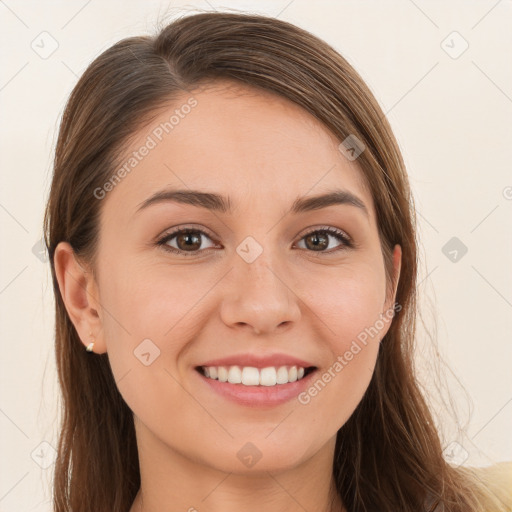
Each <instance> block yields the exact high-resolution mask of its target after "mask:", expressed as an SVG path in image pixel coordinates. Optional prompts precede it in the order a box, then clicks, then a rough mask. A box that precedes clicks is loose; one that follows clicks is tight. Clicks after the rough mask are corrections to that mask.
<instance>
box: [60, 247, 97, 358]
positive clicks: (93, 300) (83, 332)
mask: <svg viewBox="0 0 512 512" xmlns="http://www.w3.org/2000/svg"><path fill="white" fill-rule="evenodd" d="M53 261H54V265H55V273H56V276H57V281H58V283H59V289H60V294H61V296H62V300H63V301H64V305H65V306H66V311H67V312H68V315H69V318H70V319H71V321H72V322H73V325H74V326H75V329H76V332H77V333H78V336H79V337H80V339H81V340H82V343H83V344H84V345H85V347H87V346H88V345H89V343H90V342H91V341H94V348H93V351H94V352H96V353H99V354H101V353H104V352H106V351H107V348H106V344H105V340H104V336H103V325H102V320H101V317H100V314H99V313H98V311H101V304H100V303H99V300H98V286H97V283H96V280H95V277H94V275H93V273H92V272H91V271H90V270H89V269H84V268H83V267H82V265H81V264H80V263H79V261H78V260H77V258H76V256H75V253H74V251H73V248H72V247H71V245H70V244H69V243H67V242H60V243H59V244H58V245H57V247H56V249H55V254H54V258H53Z"/></svg>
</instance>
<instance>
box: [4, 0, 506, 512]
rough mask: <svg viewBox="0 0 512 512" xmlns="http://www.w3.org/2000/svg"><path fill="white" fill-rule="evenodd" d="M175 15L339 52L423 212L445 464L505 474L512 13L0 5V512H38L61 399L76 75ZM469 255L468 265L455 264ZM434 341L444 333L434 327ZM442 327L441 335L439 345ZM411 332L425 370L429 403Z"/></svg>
mask: <svg viewBox="0 0 512 512" xmlns="http://www.w3.org/2000/svg"><path fill="white" fill-rule="evenodd" d="M181 6H186V10H187V11H193V7H194V6H196V7H198V8H200V9H206V10H213V9H217V10H226V9H238V10H243V11H252V12H258V13H263V14H269V15H273V16H277V17H279V18H280V19H283V20H286V21H290V22H292V23H295V24H297V25H299V26H301V27H303V28H305V29H307V30H309V31H311V32H312V33H314V34H315V35H317V36H319V37H321V38H323V39H325V40H326V41H327V42H329V43H330V44H331V45H332V46H334V47H335V48H336V49H337V50H338V51H340V52H341V53H342V55H343V56H344V57H345V58H347V60H348V61H349V62H350V63H351V64H352V65H353V66H354V67H355V68H356V69H357V71H358V72H359V73H360V74H361V75H362V76H363V78H364V79H365V80H366V81H367V83H368V84H369V86H370V88H371V89H372V91H373V92H374V94H375V95H376V97H377V100H378V101H379V103H380V104H381V106H382V108H383V110H384V112H385V113H386V114H387V116H388V118H389V119H390V122H391V125H392V127H393V129H394V131H395V134H396V136H397V138H398V141H399V144H400V147H401V149H402V151H403V155H404V158H405V162H406V164H407V167H408V171H409V175H410V180H411V185H412V188H413V192H414V195H415V199H416V207H417V212H418V222H419V233H418V236H419V238H420V242H421V245H420V257H421V262H420V275H419V278H418V281H419V282H420V285H419V288H418V290H419V296H420V299H421V303H422V304H423V309H424V321H425V325H426V326H427V329H428V331H429V332H431V333H432V334H433V336H434V337H437V340H438V347H439V350H440V353H441V354H442V356H443V357H444V358H445V360H446V361H447V363H448V365H449V367H450V368H451V369H452V370H453V371H454V373H455V375H456V376H457V377H458V378H459V379H460V382H461V383H462V385H463V386H464V387H465V389H466V390H467V393H468V396H467V397H466V395H464V393H463V391H462V388H461V387H460V385H459V383H458V381H457V380H456V379H455V377H454V376H453V375H452V374H451V373H450V372H448V371H447V370H446V369H445V370H444V373H445V375H446V377H445V379H446V380H445V381H444V384H443V381H442V386H445V387H443V388H442V391H443V393H442V395H441V396H444V397H445V399H447V396H448V395H446V389H450V392H451V394H452V397H453V400H454V402H453V405H452V406H453V407H454V408H455V409H457V411H458V414H459V419H460V421H461V427H462V428H463V429H462V431H461V432H458V430H457V427H456V424H455V422H454V420H452V419H451V417H450V416H449V415H447V414H446V413H445V412H443V409H442V408H441V406H440V403H439V399H438V398H435V396H436V395H433V398H432V401H433V407H434V409H435V412H436V416H437V417H438V422H439V427H440V429H441V431H442V433H443V442H444V445H445V446H446V451H445V453H446V457H447V459H448V460H450V461H451V462H452V463H453V464H465V465H475V466H485V465H489V464H493V463H495V462H498V461H502V460H512V442H511V441H510V435H509V433H510V427H511V425H512V375H511V372H510V365H511V362H512V336H511V332H512V266H511V262H512V243H511V233H512V172H511V164H510V162H511V161H512V144H511V143H510V141H511V140H512V122H511V121H512V67H511V65H510V55H511V54H512V3H511V2H510V0H507V1H505V0H501V1H499V0H498V1H496V0H489V1H487V0H485V1H483V0H480V1H474V2H467V1H458V2H455V1H436V2H433V1H429V2H427V1H419V0H415V1H413V0H396V1H387V2H382V1H377V0H375V1H361V0H359V1H338V2H328V1H315V2H307V1H305V0H292V1H290V0H284V1H272V2H271V1H262V2H256V1H252V2H250V1H232V2H228V3H226V2H224V3H221V2H220V1H215V2H214V1H198V2H195V3H192V2H188V3H186V4H185V3H180V2H172V4H171V3H168V2H159V1H156V0H153V1H146V2H144V1H142V0H139V1H135V0H132V1H120V0H116V1H109V2H97V1H96V2H94V1H90V0H89V1H87V0H85V1H80V0H73V1H66V2H64V1H61V2H57V1H53V2H50V1H47V2H36V1H35V0H30V1H29V0H27V1H25V2H14V1H13V0H2V1H0V38H1V42H0V52H1V54H2V65H1V68H0V69H1V71H0V73H1V74H0V108H1V112H2V122H1V142H0V144H1V147H0V157H1V188H0V230H1V235H2V244H1V249H0V251H1V253H0V261H1V270H0V315H1V327H0V328H1V340H2V358H1V369H2V372H1V389H0V429H1V437H0V439H1V441H0V442H1V447H0V449H1V454H2V457H1V460H2V465H1V468H0V471H1V473H0V475H1V478H0V512H6V511H10V510H16V511H17V512H24V511H27V512H28V511H34V512H40V511H49V510H51V504H50V501H49V500H50V496H51V492H50V484H51V478H52V471H53V467H54V466H53V463H54V457H55V451H54V448H55V447H56V441H57V426H58V423H57V420H58V408H57V406H58V403H59V402H58V396H59V389H58V386H57V378H56V374H55V363H54V353H53V328H54V319H53V297H52V289H51V279H50V272H49V265H48V263H47V262H46V261H44V260H45V258H44V254H42V253H41V252H40V246H39V241H40V239H41V236H42V215H43V208H44V204H45V200H46V197H47V193H48V190H49V184H50V176H51V163H52V150H53V148H54V142H55V137H56V130H57V127H58V120H59V118H60V115H61V113H62V110H63V107H64V103H65V101H66V99H67V97H68V95H69V93H70V91H71V89H72V87H73V86H74V84H75V83H76V81H77V78H78V76H79V75H80V74H81V73H82V72H83V71H84V69H85V67H86V66H87V64H88V63H89V62H90V61H91V60H93V58H94V57H96V56H97V55H98V54H99V53H100V52H101V51H103V50H104V49H106V48H107V47H108V46H110V45H111V44H113V43H114V42H116V41H117V40H119V39H121V38H123V37H126V36H131V35H137V34H142V33H153V32H154V31H155V27H156V25H157V21H158V20H161V19H162V18H163V17H164V16H168V19H172V17H173V15H175V14H176V13H179V12H183V10H182V9H181V8H180V7H181ZM464 247H465V248H466V249H467V252H465V253H464V251H465V249H464ZM436 326H437V328H436ZM436 329H437V333H436ZM434 351H435V348H432V346H431V341H430V339H429V337H428V336H427V335H426V331H425V330H424V329H423V327H422V324H421V322H420V323H419V348H418V364H419V373H420V376H421V379H422V382H423V383H424V385H425V387H426V388H427V389H428V390H433V391H435V386H434V385H433V382H434V381H433V376H432V375H433V374H432V371H433V369H432V368H431V364H430V362H431V359H432V352H434Z"/></svg>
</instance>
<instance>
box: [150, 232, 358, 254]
mask: <svg viewBox="0 0 512 512" xmlns="http://www.w3.org/2000/svg"><path fill="white" fill-rule="evenodd" d="M182 233H200V234H201V235H205V236H206V237H208V238H210V239H211V237H210V236H209V235H208V233H206V232H204V231H203V230H201V229H197V228H181V229H176V230H175V231H172V232H171V233H168V234H166V235H164V236H163V237H162V238H160V239H159V240H158V241H157V242H156V245H158V246H161V247H162V248H163V249H164V250H165V251H168V252H171V253H174V254H180V255H183V256H185V257H193V256H195V255H197V254H198V253H200V252H204V251H207V252H209V249H213V248H212V247H210V248H209V249H203V250H199V251H190V252H188V251H183V250H181V249H176V248H175V247H170V246H169V245H167V242H169V240H172V239H173V238H174V237H175V236H177V235H179V234H182ZM313 233H328V234H330V235H332V236H334V237H335V238H337V239H338V240H339V241H340V242H343V243H342V245H341V246H340V247H338V248H336V249H331V250H330V251H318V253H319V254H333V253H336V252H338V251H341V250H346V249H352V248H354V246H355V245H354V243H353V242H352V240H351V239H350V238H349V237H348V236H347V235H346V234H345V233H344V232H343V231H341V230H340V229H337V228H333V227H322V228H316V229H313V230H312V231H309V232H308V233H305V234H304V235H302V237H301V239H300V240H302V239H303V238H306V237H307V236H309V235H311V234H313ZM303 250H306V251H307V249H303ZM308 252H316V251H308Z"/></svg>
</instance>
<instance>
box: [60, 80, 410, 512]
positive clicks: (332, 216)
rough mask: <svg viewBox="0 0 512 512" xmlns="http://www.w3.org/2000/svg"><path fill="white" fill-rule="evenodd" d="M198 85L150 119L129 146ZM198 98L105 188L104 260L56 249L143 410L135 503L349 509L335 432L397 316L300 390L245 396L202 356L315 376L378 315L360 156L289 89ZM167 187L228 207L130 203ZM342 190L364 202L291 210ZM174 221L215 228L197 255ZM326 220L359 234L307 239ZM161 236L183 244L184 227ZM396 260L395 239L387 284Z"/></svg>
mask: <svg viewBox="0 0 512 512" xmlns="http://www.w3.org/2000/svg"><path fill="white" fill-rule="evenodd" d="M189 97H190V94H188V93H186V94H185V93H184V95H183V99H182V101H178V102H175V103H173V104H172V105H169V108H168V109H165V110H164V111H162V112H160V113H159V115H158V117H157V118H156V119H155V120H153V121H152V122H151V125H148V126H146V127H145V128H143V129H141V130H140V131H139V132H138V133H137V135H136V137H135V138H134V139H133V140H132V141H131V142H130V144H129V146H128V147H127V148H126V149H127V155H128V154H130V153H131V152H132V151H134V150H136V149H137V148H140V146H141V145H142V144H143V143H144V141H145V140H146V138H147V136H148V134H150V133H151V131H152V130H153V129H154V128H155V127H156V126H157V125H158V124H159V123H160V122H163V121H166V120H168V119H169V117H170V115H171V114H172V112H173V111H174V109H175V108H177V106H178V107H179V105H182V104H184V103H185V102H186V101H187V99H188V98H189ZM193 97H194V98H195V99H196V100H197V102H198V104H197V106H196V107H195V108H193V109H192V110H191V112H190V114H188V115H187V116H185V117H184V119H181V120H180V122H179V124H178V125H177V126H175V127H174V129H173V131H172V132H171V133H169V134H168V135H166V136H164V138H163V139H162V141H161V142H160V143H159V144H158V145H157V146H156V147H155V148H154V149H152V150H151V151H150V152H149V154H148V155H147V156H146V157H145V158H144V159H143V160H142V161H141V162H140V163H138V165H137V167H136V168H134V169H133V171H132V172H131V173H130V174H129V175H127V176H126V177H125V178H124V179H123V180H122V181H121V182H120V183H119V184H117V186H116V187H115V188H114V189H113V190H111V191H110V192H108V193H107V195H106V197H105V198H104V199H102V200H101V201H102V204H101V208H102V211H101V225H100V240H99V249H98V254H97V266H96V268H94V269H91V268H87V267H86V265H85V263H83V262H82V263H80V262H78V261H77V260H76V258H75V257H74V255H73V251H72V249H71V247H70V246H69V244H67V243H61V244H59V246H58V248H57V250H56V253H55V265H56V270H57V275H58V281H59V286H60V290H61V293H62V296H63V298H64V301H65V304H66V308H67V311H68V313H69V315H70V318H71V319H72V321H73V323H74V325H75V327H76V329H77V332H78V333H79V335H80V337H81V340H82V341H83V343H84V345H85V346H87V345H88V344H89V342H90V341H91V339H90V338H91V337H90V336H89V333H91V332H92V333H93V336H94V339H95V345H94V352H96V353H104V352H108V355H109V360H110V363H111V366H112V370H113V373H114V376H115V379H116V382H117V385H118V388H119V391H120V393H121V394H122V396H123V398H124V399H125V401H126V403H127V404H128V406H129V407H130V408H131V410H132V411H133V413H134V420H135V427H136V435H137V443H138V450H139V459H140V466H141V481H142V485H141V491H142V493H140V492H139V494H138V495H137V498H136V499H135V501H134V503H133V506H132V508H131V512H137V511H139V510H144V511H145V512H156V511H161V510H164V509H165V510H184V511H186V510H204V511H206V510H208V511H211V512H217V511H222V512H232V511H237V512H239V511H240V510H245V511H259V510H261V507H262V505H264V508H265V510H267V511H268V512H277V511H285V510H286V511H299V510H300V511H302V512H303V511H304V510H310V511H312V510H316V511H327V510H343V508H342V504H341V502H340V500H339V498H338V497H337V496H336V495H335V493H333V491H332V481H331V475H332V465H333V454H334V448H335V440H336V432H337V431H338V429H339V428H340V427H341V426H342V425H343V424H344V423H345V422H346V421H347V419H348V418H349V417H350V415H351V414H352V413H353V411H354V410H355V408H356V406H357V405H358V403H359V402H360V400H361V399H362V397H363V394H364V392H365V390H366V389H367V387H368V384H369V382H370V379H371V376H372V373H373V371H374V367H375V361H376V357H377V353H378V347H379V342H380V339H381V338H382V337H383V336H384V335H385V333H386V332H387V330H388V328H389V326H390V323H391V320H389V318H388V317H386V316H384V326H383V328H382V329H381V330H380V333H379V335H378V336H376V337H374V338H372V339H370V340H369V342H368V344H367V345H366V346H364V348H363V349H362V350H361V351H360V352H359V353H358V354H357V355H356V356H354V358H353V359H352V360H351V361H350V362H349V363H348V364H347V365H346V366H345V367H344V368H343V370H342V371H341V372H339V373H337V374H336V377H335V378H333V379H332V380H331V382H329V383H328V384H327V385H326V386H325V387H324V388H323V389H322V390H321V392H319V393H318V394H317V396H315V397H314V398H311V401H310V402H309V403H308V404H307V405H303V404H300V403H299V402H298V401H297V399H292V400H290V401H288V402H286V403H285V404H282V405H278V406H274V407H267V408H261V407H250V406H243V405H238V404H235V403H234V402H231V401H228V400H227V399H225V398H224V397H222V396H220V395H218V394H217V393H215V392H213V391H211V390H210V388H209V386H207V385H205V384H204V383H203V382H202V381H201V378H200V377H198V375H197V373H196V370H195V369H194V368H195V366H196V365H199V364H200V363H201V362H204V361H206V360H208V359H212V358H219V357H224V356H228V355H231V354H235V353H241V352H254V353H262V352H272V351H274V352H284V353H287V354H292V355H294V356H296V357H299V358H302V359H305V360H307V361H311V362H312V363H313V364H314V365H315V366H317V367H318V368H319V371H318V373H319V375H321V374H322V373H323V372H325V371H327V370H328V368H330V367H332V365H333V363H334V362H335V361H336V359H337V357H338V356H339V355H343V354H344V353H345V352H346V351H347V350H348V349H349V347H350V346H351V343H352V342H353V340H354V339H356V337H357V336H358V334H359V333H361V331H363V330H364V329H365V328H367V327H370V326H373V325H374V324H375V322H376V321H377V320H378V319H379V318H382V317H381V314H384V313H385V312H386V311H388V310H389V309H390V308H392V306H393V304H394V301H395V294H396V288H394V289H392V290H391V293H390V295H389V296H388V297H386V280H385V271H384V261H383V257H382V252H381V248H380V241H379V236H378V231H377V224H376V219H375V209H374V205H373V201H372V197H371V194H370V193H369V191H368V190H367V189H366V188H365V184H364V181H363V178H362V173H361V170H360V169H359V167H358V166H357V161H350V160H348V159H347V158H345V157H344V156H343V155H342V154H341V152H340V151H339V150H338V144H339V141H337V140H336V139H335V138H334V137H333V136H332V135H331V134H330V133H329V132H328V131H327V130H326V129H325V128H324V127H323V126H322V125H321V124H320V123H319V122H318V121H317V120H316V119H315V118H313V117H312V116H311V115H310V114H309V113H307V112H305V111H304V110H302V109H301V108H300V107H298V106H296V105H295V104H293V103H291V102H289V101H287V100H286V99H283V98H280V97H277V96H274V95H272V94H270V93H266V92H261V91H259V90H254V89H251V88H248V87H246V86H239V85H235V84H232V83H231V84H230V83H229V82H216V83H215V84H210V86H209V87H205V88H203V89H201V90H199V89H198V90H196V91H193ZM166 187H172V188H182V189H187V188H191V189H198V190H202V191H207V192H216V193H219V194H222V195H227V196H229V197H230V198H231V202H232V203H233V207H234V211H233V213H232V214H228V213H221V212H211V211H208V210H207V209H204V208H199V207H196V206H192V205H185V204H180V203H177V202H171V201H167V202H162V203H158V204H154V205H152V206H149V207H148V208H146V209H143V210H142V211H141V212H139V213H136V210H137V208H138V206H139V205H140V203H141V202H142V201H144V200H145V199H147V198H148V197H150V196H151V195H152V194H153V193H155V192H156V191H159V190H161V189H164V188H166ZM335 188H343V189H345V190H348V191H350V192H352V193H353V194H355V195H356V196H358V197H359V198H360V199H361V200H362V201H363V202H364V204H365V205H366V207H367V210H368V215H366V214H365V213H364V212H363V211H362V210H361V209H360V208H357V207H354V206H352V205H348V204H344V205H333V206H329V207H327V208H323V209H319V210H314V211H310V212H306V213H301V214H298V215H292V214H286V212H287V211H288V210H289V208H290V207H291V205H292V203H293V201H294V200H295V199H296V198H297V197H299V196H304V195H308V196H310V195H317V194H320V193H325V192H328V191H330V190H332V189H335ZM91 200H98V199H95V198H91ZM191 224H192V226H190V225H191ZM178 225H179V226H180V227H182V225H183V226H184V227H193V228H197V229H201V230H203V231H205V232H206V233H207V235H200V236H201V238H200V240H201V245H199V242H198V245H196V246H195V247H196V248H195V249H194V250H195V253H193V254H192V256H187V255H179V254H173V253H171V252H166V251H165V249H164V248H163V247H162V246H158V245H157V244H156V243H155V241H156V240H157V238H158V237H159V236H160V235H163V234H165V233H166V232H167V233H168V232H170V228H173V227H175V226H178ZM325 227H335V228H338V229H341V230H342V231H343V232H345V233H346V234H347V235H348V236H349V237H350V238H351V239H352V240H353V241H354V242H355V244H356V247H355V248H347V247H344V245H343V242H341V241H339V240H338V239H336V238H335V237H334V236H332V235H329V238H328V240H329V246H328V247H327V248H324V249H322V250H321V251H315V250H313V249H311V244H309V245H306V238H308V237H305V235H307V234H308V232H310V231H314V230H315V229H318V230H320V229H322V228H325ZM198 236H199V234H198ZM247 236H251V237H253V238H254V239H255V240H256V241H257V242H258V243H259V244H260V246H261V247H262V248H263V252H262V253H261V254H260V255H259V256H258V257H257V258H256V259H255V260H254V261H253V262H252V263H248V262H247V261H245V260H244V259H243V258H241V257H240V256H239V254H238V253H237V251H236V248H237V247H238V246H239V244H240V243H241V242H242V241H243V240H244V239H245V238H246V237H247ZM309 239H311V237H309ZM167 243H168V245H171V246H172V247H174V248H177V247H179V248H181V249H182V250H185V249H186V246H185V244H184V243H183V242H182V243H181V244H180V243H179V242H178V240H177V238H176V237H175V238H174V239H172V240H170V241H168V242H167ZM184 247H185V249H184ZM334 249H340V250H338V251H336V252H333V251H334ZM322 251H323V252H322ZM189 254H190V253H189ZM400 261H401V250H400V247H399V246H398V245H397V246H396V247H395V250H394V275H395V278H396V281H395V282H398V279H397V278H398V276H399V273H400ZM148 338H149V339H150V340H152V343H154V345H156V346H157V347H158V349H159V350H160V355H159V357H157V358H156V359H155V360H154V361H153V362H152V363H151V364H150V365H149V366H146V365H144V364H142V363H141V361H140V360H139V359H138V358H137V357H134V350H135V349H136V348H137V347H138V346H139V345H140V343H141V342H142V340H144V339H148ZM91 357H94V355H93V354H91ZM247 442H250V443H252V444H253V445H255V446H256V447H257V449H258V450H259V452H261V459H260V460H259V461H258V462H257V463H256V464H255V465H254V466H252V467H250V468H249V467H246V466H245V465H244V464H242V463H241V461H240V459H239V458H238V457H237V452H238V451H239V450H240V449H241V448H242V447H243V446H244V445H245V444H246V443H247ZM141 495H142V498H143V499H142V501H141ZM333 498H334V503H333V504H331V499H333ZM165 505H166V506H167V508H166V507H165Z"/></svg>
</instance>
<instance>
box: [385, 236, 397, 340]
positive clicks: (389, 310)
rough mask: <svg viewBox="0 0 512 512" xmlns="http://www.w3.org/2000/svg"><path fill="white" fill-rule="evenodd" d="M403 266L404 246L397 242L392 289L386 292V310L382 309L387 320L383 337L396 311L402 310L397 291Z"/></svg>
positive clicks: (394, 250)
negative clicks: (396, 302)
mask: <svg viewBox="0 0 512 512" xmlns="http://www.w3.org/2000/svg"><path fill="white" fill-rule="evenodd" d="M401 268H402V248H401V247H400V245H398V244H396V245H395V247H394V248H393V276H392V284H391V286H390V290H388V293H387V294H386V300H385V303H384V310H383V311H382V316H383V320H384V321H385V324H386V325H385V327H384V329H383V330H382V331H381V339H382V338H383V337H384V336H385V335H386V333H387V332H388V329H389V327H390V325H391V320H392V319H393V316H394V314H395V311H400V309H402V306H401V305H400V304H398V305H397V306H396V307H395V301H396V292H397V289H398V282H399V280H400V269H401Z"/></svg>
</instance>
